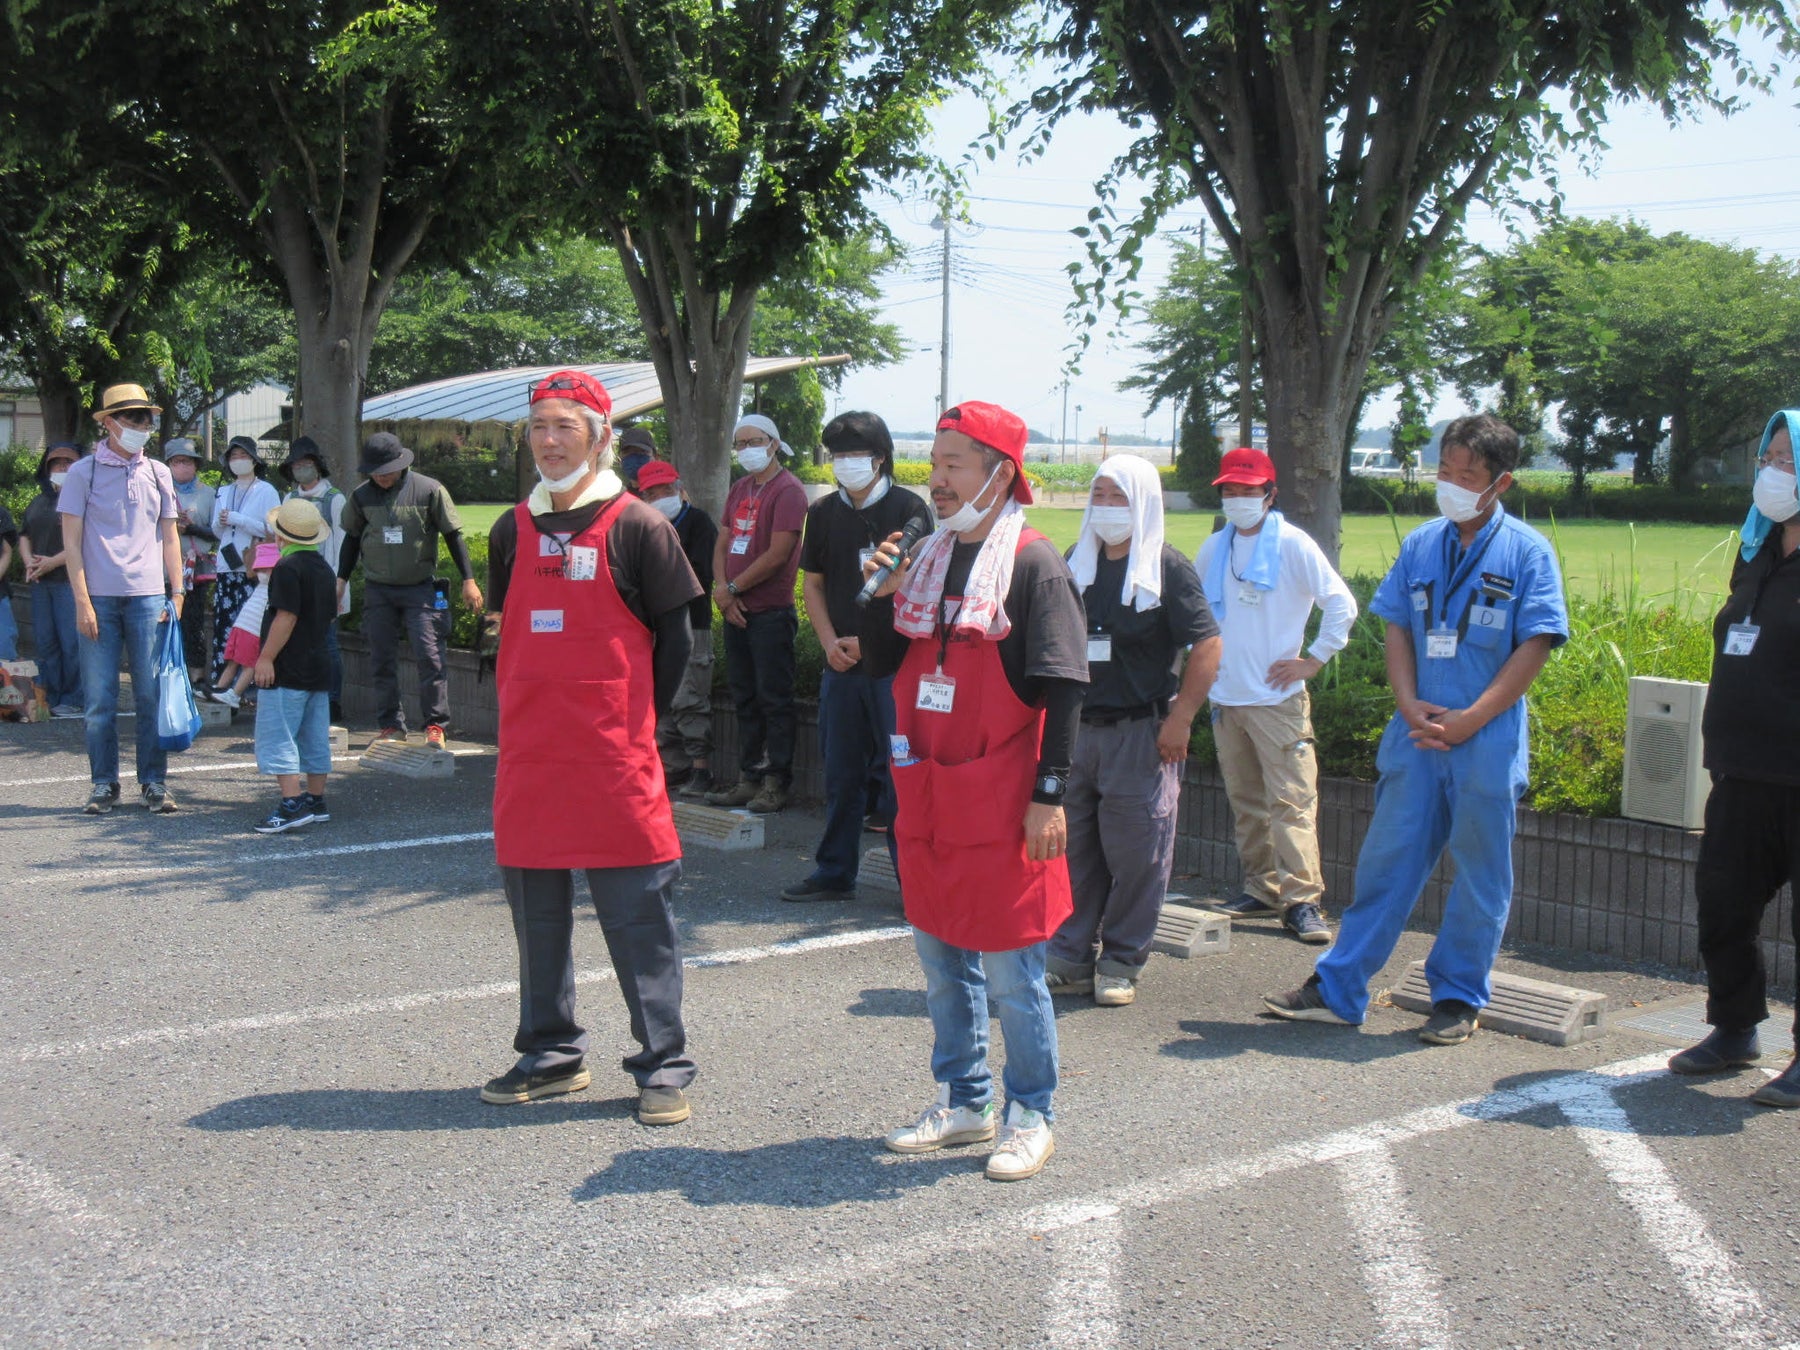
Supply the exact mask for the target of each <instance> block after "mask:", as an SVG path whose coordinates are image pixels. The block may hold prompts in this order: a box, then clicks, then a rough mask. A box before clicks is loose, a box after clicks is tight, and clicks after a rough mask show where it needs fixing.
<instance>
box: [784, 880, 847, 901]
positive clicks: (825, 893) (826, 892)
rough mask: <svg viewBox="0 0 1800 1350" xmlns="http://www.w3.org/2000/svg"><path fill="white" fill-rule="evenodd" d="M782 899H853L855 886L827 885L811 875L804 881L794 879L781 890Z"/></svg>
mask: <svg viewBox="0 0 1800 1350" xmlns="http://www.w3.org/2000/svg"><path fill="white" fill-rule="evenodd" d="M781 898H782V899H783V900H854V899H855V898H856V887H854V886H827V885H826V884H825V883H824V882H822V881H820V880H819V879H818V877H816V876H811V877H808V878H807V879H806V880H805V881H796V882H795V883H794V884H793V885H792V886H789V887H788V888H787V889H786V890H784V891H782V893H781Z"/></svg>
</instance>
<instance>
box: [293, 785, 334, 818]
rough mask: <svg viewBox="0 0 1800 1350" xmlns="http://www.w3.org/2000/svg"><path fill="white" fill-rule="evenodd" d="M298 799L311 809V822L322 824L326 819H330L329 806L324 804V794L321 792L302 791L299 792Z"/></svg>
mask: <svg viewBox="0 0 1800 1350" xmlns="http://www.w3.org/2000/svg"><path fill="white" fill-rule="evenodd" d="M300 800H301V801H302V802H303V803H305V804H306V806H307V807H309V808H310V809H311V811H312V823H313V824H315V825H323V824H324V823H325V822H326V821H328V820H330V819H331V808H330V807H328V806H326V805H325V795H324V794H323V793H311V792H302V793H301V794H300Z"/></svg>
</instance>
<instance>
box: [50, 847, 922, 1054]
mask: <svg viewBox="0 0 1800 1350" xmlns="http://www.w3.org/2000/svg"><path fill="white" fill-rule="evenodd" d="M358 847H362V846H360V845H359V846H358ZM368 847H370V848H382V847H387V846H386V845H380V844H372V845H368ZM291 856H298V855H291ZM911 936H912V929H910V928H907V927H905V926H899V927H889V928H861V929H855V930H852V931H850V932H846V933H822V934H819V935H818V936H816V937H804V938H792V939H789V940H787V941H784V942H771V943H768V944H767V945H765V946H761V947H736V948H732V949H730V950H727V951H720V952H704V953H701V954H700V955H698V956H690V957H687V958H685V959H684V960H683V961H682V963H681V964H682V965H684V966H686V967H688V968H690V969H693V970H707V969H710V968H712V967H714V966H741V965H748V964H749V963H751V962H753V961H768V960H771V959H774V958H777V957H787V956H804V955H806V954H808V953H810V952H817V951H828V950H830V949H832V948H836V947H859V946H862V945H863V944H865V943H870V942H892V941H894V940H896V939H898V938H903V937H911ZM612 978H613V972H612V968H611V967H610V966H602V967H600V968H598V969H595V970H584V971H580V972H578V973H577V974H576V976H575V982H576V983H577V984H594V983H597V982H600V981H603V980H610V979H612ZM518 992H519V984H518V981H516V980H503V981H502V980H496V981H495V982H494V983H492V984H474V985H467V986H465V987H464V988H461V989H436V990H431V991H428V992H424V993H417V994H401V995H398V996H397V997H394V998H377V999H367V1000H364V1001H361V1002H356V1003H332V1004H324V1005H321V1006H319V1007H313V1008H295V1009H292V1010H290V1011H287V1012H274V1013H260V1014H257V1015H255V1016H252V1017H233V1018H228V1019H226V1020H223V1021H218V1022H190V1023H188V1024H187V1025H186V1026H175V1027H151V1028H147V1029H145V1030H143V1031H131V1032H126V1033H124V1034H122V1035H118V1036H107V1037H100V1038H97V1039H95V1040H90V1041H59V1042H54V1043H52V1044H49V1045H34V1046H28V1047H26V1048H25V1049H23V1050H21V1051H19V1052H18V1058H19V1059H20V1060H21V1061H24V1062H31V1061H34V1060H46V1059H71V1058H74V1057H76V1056H80V1055H94V1054H102V1053H105V1052H108V1051H114V1050H126V1049H130V1048H132V1047H134V1046H141V1045H172V1044H179V1043H182V1042H186V1041H199V1040H207V1039H210V1038H212V1037H215V1036H234V1035H238V1034H240V1033H242V1032H246V1031H268V1030H271V1029H274V1028H278V1027H298V1026H307V1025H311V1024H313V1023H317V1022H343V1021H348V1020H350V1019H352V1018H357V1017H374V1016H378V1015H381V1014H385V1013H396V1012H406V1011H408V1010H409V1009H412V1008H427V1007H431V1006H433V1005H435V1004H440V1003H466V1002H469V1001H471V1000H474V999H484V998H503V997H507V996H511V995H516V994H517V993H518Z"/></svg>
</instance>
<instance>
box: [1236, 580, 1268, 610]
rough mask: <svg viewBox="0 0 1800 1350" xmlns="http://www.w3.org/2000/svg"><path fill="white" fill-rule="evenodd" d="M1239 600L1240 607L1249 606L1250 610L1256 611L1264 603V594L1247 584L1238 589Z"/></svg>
mask: <svg viewBox="0 0 1800 1350" xmlns="http://www.w3.org/2000/svg"><path fill="white" fill-rule="evenodd" d="M1237 598H1238V603H1239V604H1240V605H1248V606H1250V608H1252V609H1255V608H1256V607H1257V606H1258V605H1260V604H1261V603H1262V592H1261V591H1259V590H1257V589H1256V587H1254V586H1252V585H1250V584H1249V583H1248V582H1246V583H1245V584H1244V585H1242V586H1239V587H1238V593H1237Z"/></svg>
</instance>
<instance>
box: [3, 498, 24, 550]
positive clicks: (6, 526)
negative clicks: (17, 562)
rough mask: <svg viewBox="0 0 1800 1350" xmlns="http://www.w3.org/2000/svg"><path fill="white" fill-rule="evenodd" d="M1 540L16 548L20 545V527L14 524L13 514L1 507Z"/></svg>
mask: <svg viewBox="0 0 1800 1350" xmlns="http://www.w3.org/2000/svg"><path fill="white" fill-rule="evenodd" d="M0 540H5V541H6V542H7V543H9V544H12V545H13V546H14V547H17V546H18V543H19V527H18V526H17V525H16V524H14V523H13V517H12V512H11V511H8V510H7V509H6V508H5V507H4V506H0Z"/></svg>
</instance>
